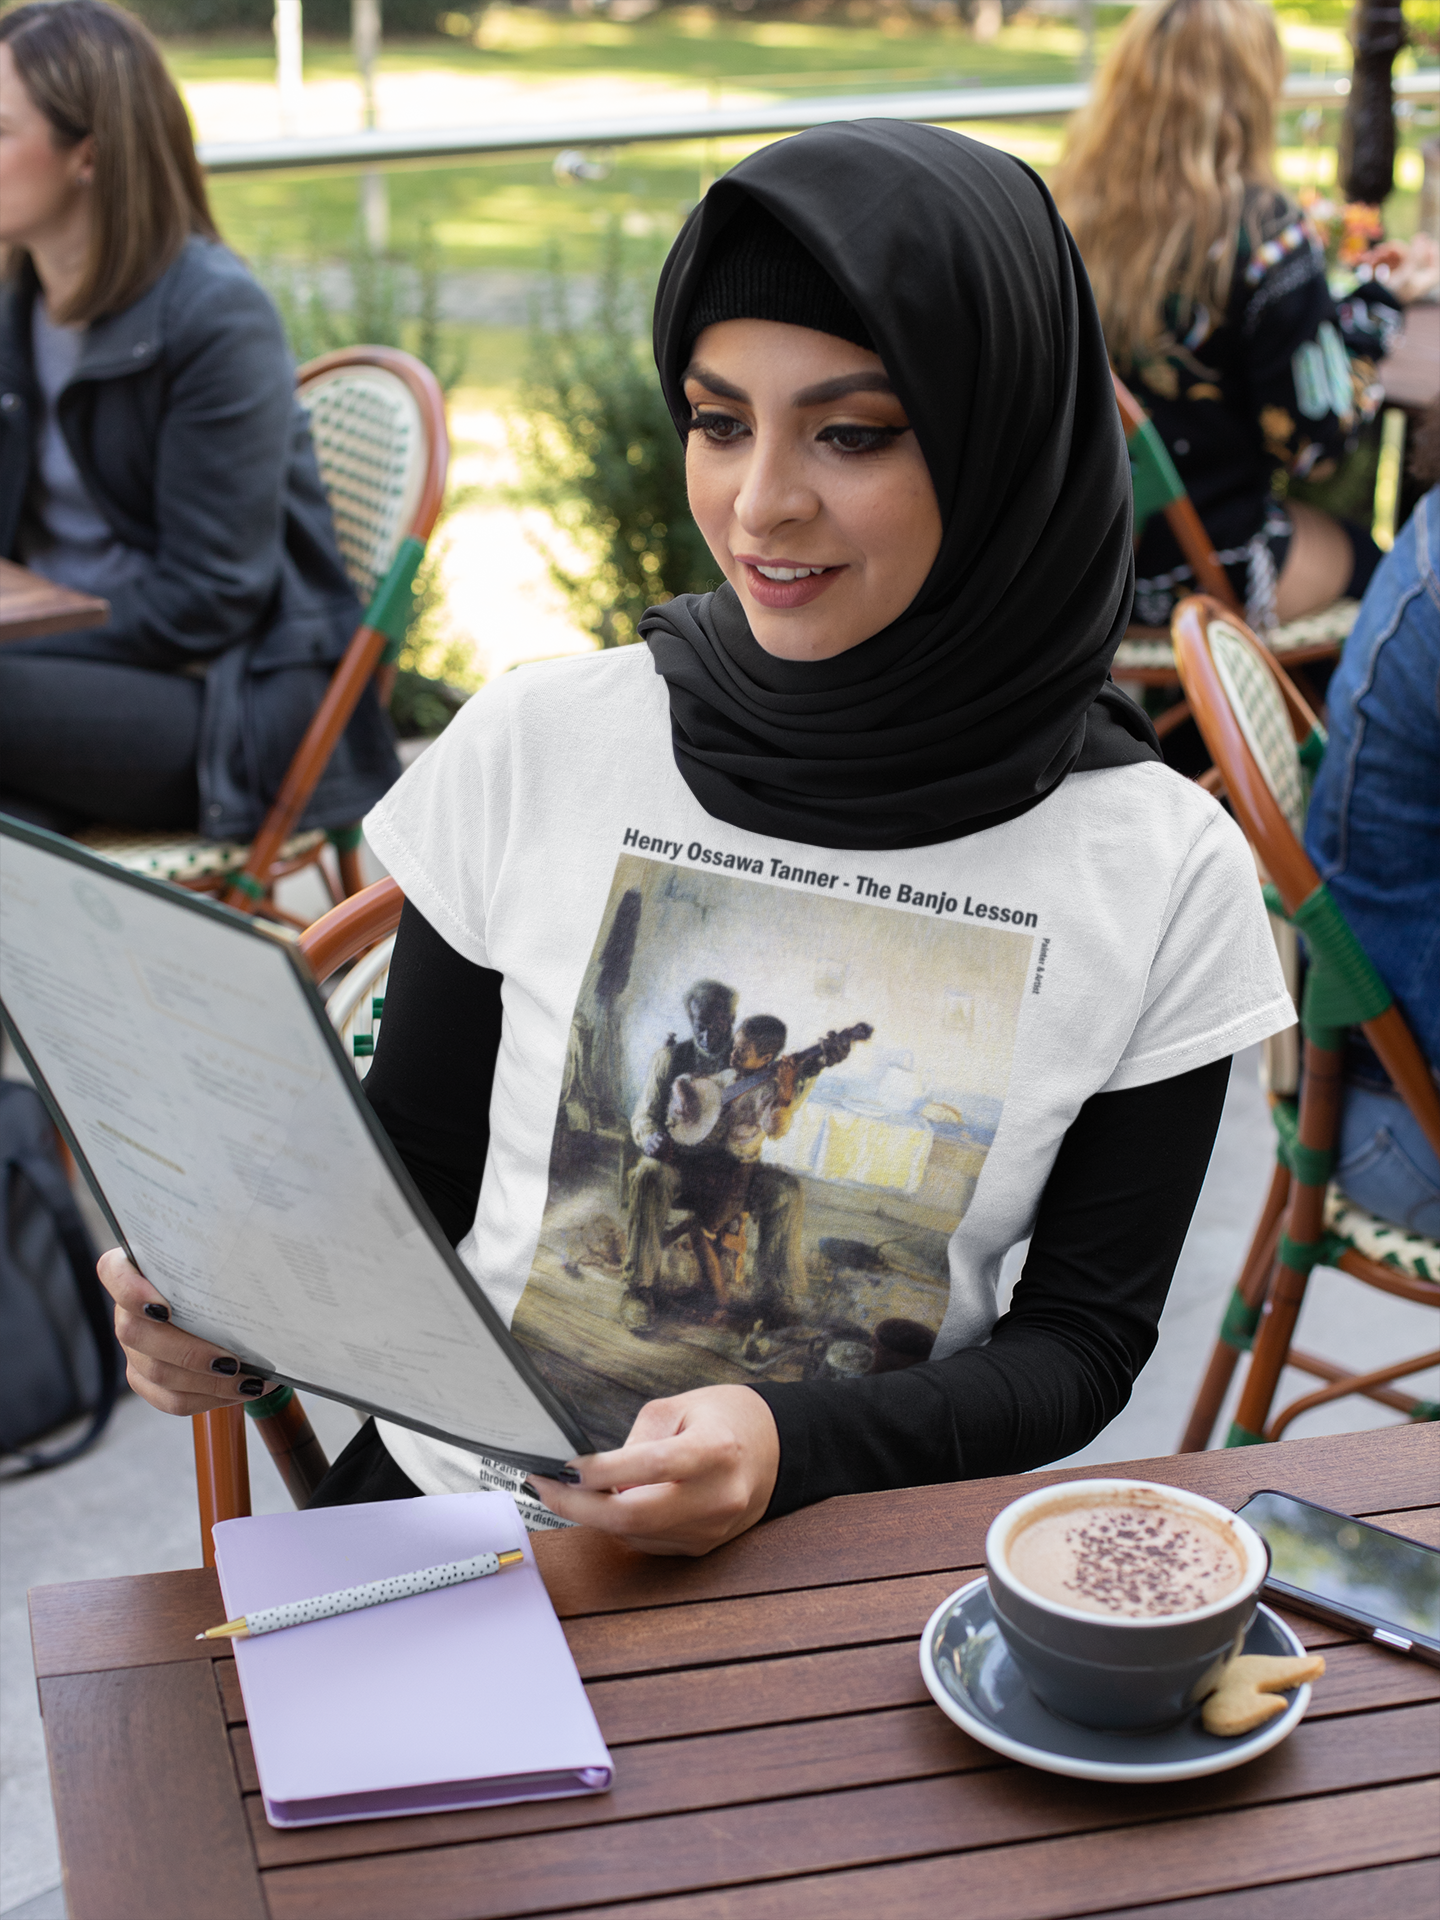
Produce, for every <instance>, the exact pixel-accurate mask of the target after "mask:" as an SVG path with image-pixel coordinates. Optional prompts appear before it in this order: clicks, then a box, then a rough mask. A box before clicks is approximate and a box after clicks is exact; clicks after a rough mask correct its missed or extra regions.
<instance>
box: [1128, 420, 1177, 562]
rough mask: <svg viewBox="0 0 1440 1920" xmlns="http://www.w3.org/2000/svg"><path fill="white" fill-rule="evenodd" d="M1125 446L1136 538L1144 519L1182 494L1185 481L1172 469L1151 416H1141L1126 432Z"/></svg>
mask: <svg viewBox="0 0 1440 1920" xmlns="http://www.w3.org/2000/svg"><path fill="white" fill-rule="evenodd" d="M1125 446H1126V450H1127V452H1128V453H1129V455H1130V486H1131V490H1132V492H1133V494H1134V497H1135V533H1136V536H1137V538H1138V536H1139V535H1140V534H1141V533H1142V532H1143V531H1144V528H1145V525H1146V522H1147V521H1149V520H1152V519H1153V518H1154V517H1155V515H1156V514H1157V513H1161V512H1163V511H1164V509H1165V508H1166V507H1168V506H1170V505H1171V504H1172V503H1173V502H1174V501H1176V500H1183V499H1184V498H1185V483H1184V481H1183V480H1182V479H1181V478H1180V476H1179V474H1178V473H1177V472H1176V471H1175V462H1174V461H1173V460H1172V459H1171V458H1170V454H1169V451H1168V449H1167V448H1166V445H1165V442H1164V441H1163V440H1162V439H1161V438H1160V435H1159V433H1158V432H1157V431H1156V428H1155V423H1154V421H1153V420H1142V421H1141V423H1140V425H1139V426H1138V427H1137V428H1136V429H1135V431H1134V432H1133V433H1132V434H1129V435H1127V437H1126V441H1125Z"/></svg>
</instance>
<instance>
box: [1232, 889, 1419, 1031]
mask: <svg viewBox="0 0 1440 1920" xmlns="http://www.w3.org/2000/svg"><path fill="white" fill-rule="evenodd" d="M1263 892H1264V895H1265V905H1266V908H1267V910H1268V911H1269V912H1271V913H1273V914H1274V915H1275V916H1276V918H1277V919H1280V920H1288V921H1289V923H1290V925H1291V926H1292V927H1294V928H1295V929H1296V931H1297V932H1298V933H1300V934H1301V935H1302V936H1303V937H1304V940H1305V944H1306V946H1307V947H1308V948H1309V950H1310V967H1309V970H1308V972H1307V973H1306V975H1305V992H1304V996H1303V1000H1302V1004H1301V1008H1300V1025H1301V1028H1302V1029H1303V1031H1304V1034H1305V1038H1306V1039H1307V1040H1309V1041H1311V1042H1313V1044H1314V1045H1315V1046H1317V1047H1322V1048H1325V1049H1327V1050H1333V1049H1334V1048H1336V1047H1338V1046H1339V1045H1340V1037H1341V1034H1342V1033H1343V1031H1344V1029H1345V1028H1346V1027H1358V1026H1360V1025H1362V1024H1363V1022H1365V1021H1366V1020H1377V1019H1379V1017H1380V1015H1381V1014H1382V1013H1384V1012H1385V1010H1386V1008H1387V1007H1390V1006H1393V1005H1394V997H1393V995H1392V994H1391V992H1390V989H1389V988H1388V987H1387V986H1386V984H1385V982H1384V981H1383V980H1382V979H1381V978H1380V976H1379V974H1378V973H1377V972H1376V971H1375V968H1374V966H1373V965H1372V964H1371V961H1370V957H1369V955H1368V954H1367V953H1366V951H1365V949H1364V948H1363V947H1362V946H1361V944H1360V942H1359V941H1358V940H1357V939H1356V938H1355V935H1354V934H1353V933H1352V932H1351V931H1350V925H1349V922H1348V921H1347V920H1346V918H1345V916H1344V914H1343V913H1342V912H1341V911H1340V909H1339V907H1338V906H1337V905H1336V904H1335V898H1334V896H1333V894H1332V893H1331V892H1330V889H1329V888H1328V887H1327V886H1326V885H1325V883H1324V881H1323V880H1322V881H1321V883H1320V885H1319V886H1318V887H1316V889H1315V891H1314V892H1313V893H1312V894H1310V895H1309V896H1308V897H1307V898H1306V899H1304V900H1302V901H1301V902H1300V904H1299V906H1298V907H1297V908H1296V909H1295V911H1294V913H1286V911H1285V905H1284V902H1283V901H1282V900H1281V898H1280V895H1279V892H1278V891H1277V890H1276V888H1274V887H1273V886H1270V885H1268V884H1267V885H1266V886H1265V888H1264V889H1263Z"/></svg>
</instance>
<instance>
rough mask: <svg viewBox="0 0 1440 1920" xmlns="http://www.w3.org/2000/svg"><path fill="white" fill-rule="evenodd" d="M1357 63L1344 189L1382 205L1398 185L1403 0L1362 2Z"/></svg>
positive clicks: (1355, 34)
mask: <svg viewBox="0 0 1440 1920" xmlns="http://www.w3.org/2000/svg"><path fill="white" fill-rule="evenodd" d="M1350 39H1351V43H1352V45H1353V46H1354V48H1355V65H1354V69H1353V71H1352V73H1351V76H1350V97H1349V99H1348V100H1347V101H1346V103H1345V120H1344V124H1343V125H1342V126H1341V129H1340V191H1341V192H1342V193H1343V194H1344V196H1345V198H1346V199H1347V200H1358V201H1360V202H1361V203H1362V204H1363V205H1365V206H1368V207H1378V206H1379V205H1380V204H1381V203H1382V201H1384V200H1385V198H1386V197H1387V196H1388V194H1389V193H1390V191H1391V189H1392V188H1393V187H1394V185H1395V110H1394V103H1393V100H1392V98H1391V92H1390V68H1391V66H1392V65H1393V63H1394V60H1395V56H1396V54H1397V53H1398V52H1399V51H1400V49H1401V47H1403V46H1404V44H1405V22H1404V19H1403V18H1402V16H1401V12H1400V7H1399V3H1398V0H1357V4H1356V7H1355V12H1354V14H1353V15H1352V16H1351V21H1350Z"/></svg>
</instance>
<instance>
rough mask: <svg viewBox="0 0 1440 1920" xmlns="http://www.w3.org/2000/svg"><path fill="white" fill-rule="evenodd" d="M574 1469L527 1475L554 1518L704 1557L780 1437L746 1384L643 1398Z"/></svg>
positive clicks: (759, 1487)
mask: <svg viewBox="0 0 1440 1920" xmlns="http://www.w3.org/2000/svg"><path fill="white" fill-rule="evenodd" d="M132 1271H133V1269H132ZM575 1465H576V1466H577V1467H578V1468H579V1469H580V1476H581V1484H580V1485H579V1486H578V1487H567V1486H563V1485H562V1484H561V1483H560V1482H559V1481H558V1480H544V1479H541V1478H540V1476H539V1475H538V1474H532V1475H531V1479H532V1480H533V1481H534V1483H535V1490H536V1492H537V1493H538V1494H539V1495H540V1497H541V1499H542V1500H543V1501H544V1502H545V1504H546V1506H547V1507H549V1509H550V1511H551V1512H552V1513H558V1514H559V1515H560V1516H561V1517H562V1519H565V1520H577V1521H579V1523H580V1524H581V1525H582V1526H586V1527H598V1528H599V1529H600V1531H601V1532H603V1533H614V1534H618V1535H619V1537H620V1538H621V1539H622V1540H624V1541H625V1542H626V1544H627V1545H628V1546H632V1547H637V1548H639V1549H640V1551H641V1552H643V1553H689V1554H700V1553H709V1551H710V1549H711V1548H712V1547H718V1546H720V1545H721V1543H722V1542H724V1541H726V1540H733V1539H734V1538H735V1536H736V1534H737V1533H744V1532H745V1530H746V1528H747V1527H753V1526H754V1524H755V1522H756V1521H757V1520H758V1519H759V1518H760V1516H761V1515H762V1514H763V1513H764V1511H765V1509H766V1507H768V1506H769V1504H770V1495H771V1494H772V1492H773V1491H774V1488H775V1476H776V1474H777V1473H778V1472H779V1470H780V1436H779V1434H778V1433H777V1432H776V1431H775V1422H774V1419H773V1418H772V1416H771V1413H770V1409H769V1407H767V1406H766V1404H765V1402H764V1401H763V1400H762V1399H761V1398H760V1396H759V1394H758V1393H752V1392H751V1390H750V1389H749V1387H698V1388H696V1390H695V1391H694V1392H693V1393H677V1394H675V1395H674V1397H673V1398H671V1399H669V1400H652V1401H650V1403H649V1404H648V1405H647V1406H644V1407H642V1408H641V1409H640V1412H639V1414H638V1415H637V1417H636V1420H635V1424H634V1426H633V1427H632V1428H631V1429H630V1434H629V1438H628V1439H627V1440H626V1442H625V1444H624V1446H623V1447H617V1448H616V1449H615V1451H614V1452H613V1453H591V1454H587V1455H586V1456H585V1457H584V1458H583V1459H581V1460H577V1461H576V1462H575Z"/></svg>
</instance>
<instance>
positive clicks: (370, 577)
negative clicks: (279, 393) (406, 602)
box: [297, 347, 449, 606]
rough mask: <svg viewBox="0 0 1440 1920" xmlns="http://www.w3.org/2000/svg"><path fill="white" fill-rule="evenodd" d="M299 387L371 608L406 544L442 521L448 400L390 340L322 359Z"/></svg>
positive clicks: (348, 561) (349, 562)
mask: <svg viewBox="0 0 1440 1920" xmlns="http://www.w3.org/2000/svg"><path fill="white" fill-rule="evenodd" d="M432 390H433V391H432ZM297 394H298V397H299V400H300V404H301V406H302V407H304V409H305V411H306V413H307V414H308V415H309V418H310V433H311V437H312V439H313V440H314V443H315V457H316V460H317V462H318V463H319V467H320V478H321V480H322V481H323V483H324V486H325V492H326V494H327V496H328V497H329V501H330V511H331V514H332V516H333V518H334V521H335V534H336V538H337V539H338V541H339V543H340V552H341V555H342V557H343V558H344V561H345V566H346V570H347V571H348V573H349V575H350V579H351V581H352V583H353V584H354V587H355V591H356V593H357V595H358V596H359V598H360V601H361V604H362V605H364V606H368V605H369V604H370V601H371V599H372V598H373V596H374V593H375V590H376V588H377V587H378V586H379V585H380V583H381V581H382V580H383V579H384V578H385V576H386V574H387V573H388V572H389V571H390V568H391V566H392V565H393V564H394V561H395V556H396V554H397V553H398V552H399V549H400V543H401V541H402V540H403V539H404V538H405V537H406V535H407V534H409V535H413V536H414V537H416V538H418V539H419V540H420V541H421V542H422V544H423V542H424V541H425V540H426V539H427V538H428V537H429V533H430V530H431V527H432V526H433V525H434V521H435V516H436V514H437V513H438V511H439V507H440V498H441V495H442V494H443V491H444V485H445V465H446V463H447V461H448V455H449V448H448V445H447V441H446V434H445V412H444V402H443V400H441V399H440V397H439V389H438V386H437V385H436V383H435V380H434V377H433V375H431V374H430V373H429V370H428V368H425V367H423V366H422V365H421V364H420V362H419V361H417V360H413V359H412V358H411V356H410V355H409V354H402V353H399V352H397V351H395V350H394V349H392V348H388V347H347V348H346V349H345V350H344V351H343V352H340V353H329V354H326V355H325V356H324V357H323V358H322V359H319V360H312V361H311V362H310V363H309V365H308V366H304V367H302V368H301V369H300V373H299V379H298V385H297Z"/></svg>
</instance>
